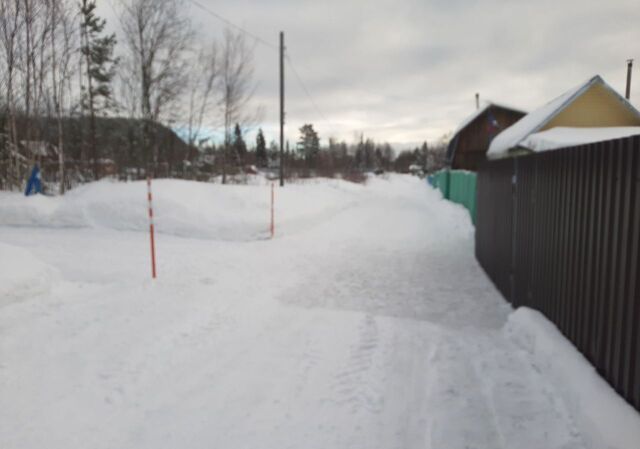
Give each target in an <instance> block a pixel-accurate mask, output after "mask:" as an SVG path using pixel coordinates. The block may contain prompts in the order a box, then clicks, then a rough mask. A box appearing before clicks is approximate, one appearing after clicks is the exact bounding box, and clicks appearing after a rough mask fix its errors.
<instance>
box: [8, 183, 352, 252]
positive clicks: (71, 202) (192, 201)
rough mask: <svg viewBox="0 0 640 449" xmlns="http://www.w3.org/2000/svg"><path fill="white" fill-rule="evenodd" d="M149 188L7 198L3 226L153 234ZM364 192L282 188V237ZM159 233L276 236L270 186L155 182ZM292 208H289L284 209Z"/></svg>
mask: <svg viewBox="0 0 640 449" xmlns="http://www.w3.org/2000/svg"><path fill="white" fill-rule="evenodd" d="M146 189H147V186H146V182H144V181H139V182H131V183H117V182H112V181H108V180H104V181H100V182H94V183H91V184H87V185H84V186H81V187H78V188H76V189H74V190H71V191H70V192H68V193H67V194H66V195H65V196H63V197H43V196H34V197H24V196H23V195H20V194H17V193H7V192H2V193H0V226H35V227H54V228H86V227H89V228H107V229H114V230H130V231H145V232H146V231H147V229H148V226H149V222H148V218H147V194H146ZM361 190H362V186H360V185H356V184H352V183H349V182H346V181H340V180H328V181H327V180H325V181H324V182H322V183H318V182H306V183H296V184H289V185H287V187H286V189H278V188H276V191H275V197H276V207H275V211H276V212H275V213H276V222H277V231H278V232H295V231H296V230H298V229H300V228H301V227H302V226H306V225H307V224H309V223H312V222H317V221H320V220H322V219H324V218H328V217H330V216H331V215H333V214H335V213H337V212H339V211H341V210H344V209H345V208H347V207H348V206H349V205H350V204H351V202H352V201H353V194H354V193H355V192H358V191H361ZM153 201H154V204H153V208H154V215H155V223H156V230H157V232H159V233H165V234H171V235H176V236H182V237H195V238H205V239H216V240H233V241H242V240H255V239H259V238H265V237H266V236H267V235H268V229H269V217H270V185H268V184H265V185H262V186H259V185H225V186H222V185H219V184H210V183H199V182H193V181H182V180H170V179H161V180H156V181H154V182H153ZM281 204H282V205H285V204H286V208H284V207H280V206H281Z"/></svg>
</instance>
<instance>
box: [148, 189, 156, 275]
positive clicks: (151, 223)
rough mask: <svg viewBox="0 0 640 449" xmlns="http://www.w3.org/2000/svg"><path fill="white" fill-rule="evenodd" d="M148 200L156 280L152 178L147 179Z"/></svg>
mask: <svg viewBox="0 0 640 449" xmlns="http://www.w3.org/2000/svg"><path fill="white" fill-rule="evenodd" d="M147 199H148V201H149V236H150V239H151V277H152V278H153V279H155V278H156V242H155V238H154V232H153V231H154V229H153V204H152V198H151V177H150V176H149V177H147Z"/></svg>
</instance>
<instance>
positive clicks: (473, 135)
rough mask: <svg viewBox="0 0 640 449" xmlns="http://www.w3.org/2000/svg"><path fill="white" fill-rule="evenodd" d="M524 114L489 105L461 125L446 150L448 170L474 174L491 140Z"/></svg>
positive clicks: (484, 157) (483, 159) (484, 158)
mask: <svg viewBox="0 0 640 449" xmlns="http://www.w3.org/2000/svg"><path fill="white" fill-rule="evenodd" d="M525 115H526V113H525V112H523V111H519V110H517V109H513V108H509V107H506V106H501V105H498V104H494V103H489V104H487V105H485V106H484V107H483V108H481V109H478V110H477V111H476V112H475V113H474V114H473V115H471V116H470V117H468V118H467V119H466V120H464V121H463V122H462V124H461V125H460V126H459V127H458V129H457V130H456V131H455V132H454V134H453V136H452V137H451V141H450V142H449V147H448V149H447V161H448V163H449V166H450V167H451V168H452V169H460V170H470V171H477V170H478V168H479V166H480V165H481V164H482V163H483V162H484V161H485V160H486V159H487V156H486V153H487V150H488V149H489V145H490V144H491V141H492V140H493V138H494V137H495V136H496V135H498V133H500V132H501V131H503V130H504V129H506V128H508V127H509V126H511V125H512V124H514V123H515V122H517V121H518V120H520V119H521V118H522V117H524V116H525Z"/></svg>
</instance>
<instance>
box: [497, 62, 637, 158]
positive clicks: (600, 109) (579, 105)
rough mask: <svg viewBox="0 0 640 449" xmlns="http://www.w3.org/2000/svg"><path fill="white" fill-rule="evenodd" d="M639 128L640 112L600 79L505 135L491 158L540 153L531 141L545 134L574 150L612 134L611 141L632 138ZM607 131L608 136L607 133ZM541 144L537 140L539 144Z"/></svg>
mask: <svg viewBox="0 0 640 449" xmlns="http://www.w3.org/2000/svg"><path fill="white" fill-rule="evenodd" d="M639 126H640V112H638V110H637V109H635V108H634V107H633V105H631V103H629V102H628V101H627V100H626V99H625V98H623V97H622V96H621V95H620V94H619V93H618V92H616V91H615V90H614V89H613V88H612V87H611V86H609V85H608V84H607V83H606V82H605V81H604V80H603V79H602V78H601V77H600V76H599V75H596V76H594V77H593V78H591V79H589V80H588V81H586V82H584V83H582V84H580V85H579V86H576V87H574V88H573V89H571V90H569V91H567V92H565V93H564V94H562V95H560V96H559V97H556V98H555V99H553V100H551V101H550V102H548V103H546V104H545V105H543V106H541V107H540V108H538V109H536V110H535V111H533V112H531V113H529V114H527V115H526V116H524V117H523V118H522V119H520V120H519V121H518V122H517V123H515V124H514V125H513V126H511V127H510V128H509V129H507V130H505V131H503V132H501V133H500V134H499V135H498V136H496V138H495V139H493V141H492V142H491V145H490V148H489V152H488V154H487V155H488V157H489V158H491V159H493V158H500V157H505V156H507V155H513V154H521V153H523V152H530V151H537V150H538V149H537V148H534V147H533V146H532V145H531V142H530V140H531V137H533V136H535V135H538V136H540V135H541V134H542V133H546V135H547V136H549V133H550V132H551V136H550V137H553V138H558V137H562V138H563V139H564V142H565V143H566V145H565V146H571V143H572V142H573V143H575V144H577V143H589V142H593V141H594V139H597V138H601V137H599V136H602V135H604V134H608V136H609V138H614V136H616V135H618V136H619V137H622V136H625V135H629V134H630V133H631V134H632V133H633V128H634V127H639ZM551 130H553V131H551ZM605 131H608V132H607V133H603V132H605ZM554 133H555V134H554ZM591 135H594V137H591ZM542 136H543V137H544V134H542ZM567 137H569V138H567ZM539 141H540V139H537V140H536V143H538V142H539Z"/></svg>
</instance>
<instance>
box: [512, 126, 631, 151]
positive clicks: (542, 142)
mask: <svg viewBox="0 0 640 449" xmlns="http://www.w3.org/2000/svg"><path fill="white" fill-rule="evenodd" d="M637 135H640V126H611V127H607V128H570V127H561V126H558V127H556V128H551V129H548V130H546V131H542V132H539V133H533V134H530V135H529V136H527V137H526V138H525V139H524V140H523V141H522V142H521V143H520V146H522V147H524V148H528V149H530V150H532V151H534V152H536V153H539V152H543V151H550V150H556V149H558V148H566V147H572V146H576V145H585V144H589V143H596V142H603V141H606V140H613V139H622V138H623V137H630V136H637Z"/></svg>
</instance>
